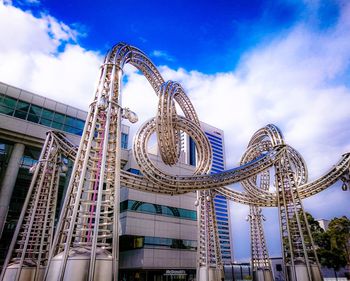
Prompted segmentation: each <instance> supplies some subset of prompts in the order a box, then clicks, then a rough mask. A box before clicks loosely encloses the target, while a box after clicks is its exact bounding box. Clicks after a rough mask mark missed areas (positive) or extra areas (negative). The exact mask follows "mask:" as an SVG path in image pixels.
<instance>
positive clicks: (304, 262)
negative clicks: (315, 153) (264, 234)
mask: <svg viewBox="0 0 350 281" xmlns="http://www.w3.org/2000/svg"><path fill="white" fill-rule="evenodd" d="M275 168H276V173H275V177H276V188H277V200H278V210H279V217H280V227H281V240H282V241H281V242H282V249H283V259H284V264H285V266H286V269H285V271H286V277H287V278H288V280H289V281H320V280H323V278H322V275H321V271H320V267H319V263H318V259H317V255H316V251H315V246H314V243H313V239H312V236H311V233H310V229H309V226H308V222H307V218H306V215H305V212H304V209H303V206H302V202H301V199H300V195H299V192H298V185H297V184H296V176H295V172H294V171H293V167H292V165H291V161H290V159H289V155H288V154H287V152H284V154H283V155H282V158H281V160H279V161H277V162H276V165H275Z"/></svg>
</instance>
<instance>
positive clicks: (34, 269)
mask: <svg viewBox="0 0 350 281" xmlns="http://www.w3.org/2000/svg"><path fill="white" fill-rule="evenodd" d="M74 154H75V148H74V145H73V144H72V143H70V142H69V141H68V140H67V139H66V138H65V136H64V135H63V134H62V133H59V132H53V131H50V132H48V133H47V137H46V140H45V143H44V146H43V148H42V151H41V155H40V157H39V160H38V162H37V164H36V165H35V166H34V167H33V168H34V169H33V170H34V175H33V177H32V181H31V184H30V187H29V190H28V194H27V197H26V200H25V202H24V206H23V209H22V212H21V214H20V217H19V220H18V223H17V227H16V230H15V233H14V236H13V239H12V242H11V244H10V247H9V251H8V253H7V257H6V259H5V262H4V265H3V270H2V273H1V276H0V280H13V281H18V280H35V281H37V280H42V277H43V274H44V271H45V268H46V265H47V259H48V256H49V250H50V248H51V243H52V238H53V233H54V223H55V215H56V209H57V206H56V205H57V199H58V198H57V194H58V185H59V177H60V174H61V173H62V172H64V171H65V168H66V166H65V164H64V163H63V157H65V158H74Z"/></svg>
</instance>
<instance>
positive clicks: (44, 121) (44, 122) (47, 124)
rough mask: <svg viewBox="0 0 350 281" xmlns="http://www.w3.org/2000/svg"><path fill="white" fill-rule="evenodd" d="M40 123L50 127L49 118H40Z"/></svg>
mask: <svg viewBox="0 0 350 281" xmlns="http://www.w3.org/2000/svg"><path fill="white" fill-rule="evenodd" d="M40 124H42V125H45V126H48V127H51V120H47V119H44V118H41V120H40Z"/></svg>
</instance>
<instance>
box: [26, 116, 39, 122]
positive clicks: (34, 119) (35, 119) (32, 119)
mask: <svg viewBox="0 0 350 281" xmlns="http://www.w3.org/2000/svg"><path fill="white" fill-rule="evenodd" d="M27 120H28V121H30V122H34V123H39V117H38V116H37V115H35V114H28V117H27Z"/></svg>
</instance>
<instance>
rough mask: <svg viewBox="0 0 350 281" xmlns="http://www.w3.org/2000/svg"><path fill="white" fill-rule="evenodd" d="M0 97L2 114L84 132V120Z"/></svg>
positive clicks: (65, 129) (80, 133) (68, 130)
mask: <svg viewBox="0 0 350 281" xmlns="http://www.w3.org/2000/svg"><path fill="white" fill-rule="evenodd" d="M0 97H1V98H0V113H2V114H6V115H9V116H14V117H16V118H20V119H23V120H27V121H29V122H33V123H37V124H41V125H44V126H46V127H50V128H54V129H57V130H62V131H65V132H67V133H71V134H75V135H79V136H81V135H82V134H83V130H84V124H85V121H84V120H80V119H77V118H74V117H71V116H68V115H65V114H62V113H58V112H55V111H52V110H49V109H46V108H43V107H40V106H37V105H33V104H30V103H28V102H25V101H22V100H19V99H14V98H11V97H7V96H0ZM122 145H123V143H122ZM126 146H127V137H126Z"/></svg>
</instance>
